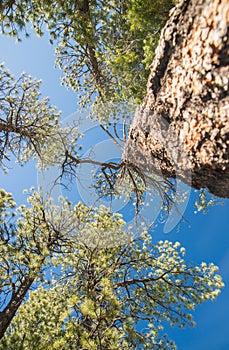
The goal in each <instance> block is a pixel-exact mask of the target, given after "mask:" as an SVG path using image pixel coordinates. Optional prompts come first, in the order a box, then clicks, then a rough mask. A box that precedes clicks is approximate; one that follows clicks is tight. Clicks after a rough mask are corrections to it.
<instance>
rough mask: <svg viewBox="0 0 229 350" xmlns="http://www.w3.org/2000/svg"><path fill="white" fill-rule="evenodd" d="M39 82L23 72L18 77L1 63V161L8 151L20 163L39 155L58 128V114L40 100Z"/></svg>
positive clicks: (54, 109) (6, 156)
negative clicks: (15, 77)
mask: <svg viewBox="0 0 229 350" xmlns="http://www.w3.org/2000/svg"><path fill="white" fill-rule="evenodd" d="M40 84H41V82H40V81H36V80H35V79H33V78H32V77H31V76H27V75H25V74H22V75H21V76H20V77H19V78H18V79H17V80H15V79H14V77H13V76H12V75H11V74H10V73H9V71H8V70H7V69H6V68H5V67H4V65H3V64H0V100H1V104H0V136H1V141H0V161H4V160H5V159H8V156H9V153H12V154H13V155H15V156H16V158H17V160H18V162H19V163H24V162H26V161H28V160H29V159H30V158H31V157H33V156H35V155H36V156H37V157H39V155H40V154H41V150H42V148H43V147H45V146H46V147H47V145H48V144H50V142H51V139H52V136H53V135H55V134H56V133H57V131H58V130H59V117H60V113H57V112H56V108H55V107H51V106H50V105H49V100H48V99H47V98H44V99H41V94H40V92H39V87H40Z"/></svg>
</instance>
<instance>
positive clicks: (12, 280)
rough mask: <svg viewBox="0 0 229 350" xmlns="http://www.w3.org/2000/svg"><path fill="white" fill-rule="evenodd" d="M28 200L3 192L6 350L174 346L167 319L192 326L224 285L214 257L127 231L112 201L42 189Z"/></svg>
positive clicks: (1, 262) (0, 255)
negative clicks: (189, 259)
mask: <svg viewBox="0 0 229 350" xmlns="http://www.w3.org/2000/svg"><path fill="white" fill-rule="evenodd" d="M28 202H29V203H30V206H29V207H26V206H24V205H23V206H20V207H19V208H18V209H17V210H16V211H15V203H14V202H13V199H12V196H11V195H10V194H8V193H6V192H4V191H1V251H0V267H1V295H2V299H1V304H2V305H1V308H2V311H1V314H0V315H1V321H0V325H1V328H2V329H3V330H2V331H1V336H3V334H4V330H5V329H6V326H8V325H9V324H10V326H9V328H8V329H7V331H6V333H5V335H4V336H3V338H2V340H1V342H0V348H1V349H6V348H8V349H10V348H12V347H13V346H14V344H18V346H20V348H21V349H30V348H32V347H34V346H36V348H37V349H43V348H44V347H45V348H47V349H74V348H75V347H76V346H77V348H78V349H117V348H119V349H138V348H142V346H143V348H145V349H157V348H159V349H170V348H171V349H175V344H174V343H173V342H172V341H170V340H169V339H167V336H166V334H164V332H163V326H164V325H165V324H166V323H170V324H171V325H172V326H174V325H178V326H179V327H184V326H186V325H192V324H193V321H192V313H191V312H190V311H192V310H193V309H194V308H195V306H196V305H198V304H201V303H202V302H203V301H205V300H208V299H212V300H214V299H215V297H216V296H217V295H218V293H219V292H220V288H221V287H222V286H223V283H222V280H221V277H220V276H219V275H218V274H217V267H216V266H215V265H214V264H209V265H207V264H205V263H202V264H201V265H199V266H192V265H190V264H187V263H186V262H185V260H184V259H185V258H184V257H185V248H183V247H180V244H179V243H178V242H177V243H175V244H174V243H171V242H169V241H167V240H166V241H160V242H158V243H157V244H156V245H154V244H153V243H152V237H151V235H150V234H149V233H147V232H146V231H142V233H141V235H140V236H138V237H135V235H134V234H133V233H131V232H124V231H123V226H124V222H123V220H122V219H121V217H120V215H117V214H113V215H112V214H110V213H109V211H108V209H107V208H105V207H100V208H98V209H96V208H87V207H85V206H84V205H83V204H81V203H79V204H77V205H76V206H75V207H74V208H73V207H72V206H71V204H70V203H69V202H68V201H67V200H65V199H62V200H61V203H60V205H59V206H57V205H54V204H52V203H51V201H50V199H48V200H46V201H43V200H42V198H41V196H40V195H39V194H37V193H36V192H33V193H32V194H31V195H30V196H29V197H28ZM32 284H33V286H34V287H35V290H31V291H30V293H29V295H28V297H27V298H26V300H25V301H24V302H23V304H22V305H21V306H20V304H21V303H22V300H23V298H24V296H25V294H26V292H28V290H29V289H30V287H31V285H32ZM16 311H17V314H16V316H15V317H14V319H13V321H12V322H11V323H10V321H11V320H12V318H13V316H14V314H15V313H16ZM142 324H144V328H143V327H142Z"/></svg>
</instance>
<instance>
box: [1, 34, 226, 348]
mask: <svg viewBox="0 0 229 350" xmlns="http://www.w3.org/2000/svg"><path fill="white" fill-rule="evenodd" d="M0 48H1V51H0V61H4V62H5V64H6V66H7V67H8V68H9V70H10V71H11V72H12V73H13V74H14V75H16V76H17V75H19V74H20V73H21V72H22V71H25V72H26V73H29V74H31V75H32V76H34V77H36V78H38V79H42V80H43V84H42V88H41V90H42V93H43V95H44V96H49V97H50V101H51V103H52V104H53V105H57V106H58V109H60V110H62V113H63V117H64V118H65V117H67V116H69V115H70V114H71V113H74V112H75V111H76V109H77V103H76V97H75V94H74V93H73V92H71V91H67V90H66V89H65V88H64V87H61V86H60V75H61V74H60V71H59V70H58V69H53V66H54V52H53V47H52V46H51V45H49V43H48V39H47V38H45V37H44V38H42V39H40V38H36V37H35V36H32V37H31V38H29V39H24V40H23V41H22V43H15V41H14V40H13V39H9V38H6V37H0ZM11 167H12V169H11V170H10V171H9V174H8V175H3V174H1V187H3V188H5V189H6V190H8V191H10V192H12V193H13V194H14V196H15V198H16V200H17V202H18V203H19V202H22V201H23V200H24V199H23V196H22V190H23V189H24V188H29V187H30V186H31V185H34V184H35V185H36V184H37V171H36V168H35V166H34V163H33V162H32V163H30V164H29V165H27V166H25V167H23V168H21V167H18V166H17V165H14V164H12V165H11ZM194 197H195V196H194V195H193V191H192V195H191V198H190V200H189V203H188V207H187V209H186V212H185V214H184V216H185V218H186V219H187V221H188V222H182V223H181V224H180V225H178V226H177V227H176V228H175V229H173V230H172V231H171V232H170V233H168V234H164V233H163V224H158V225H157V227H155V230H154V232H153V233H152V234H153V239H154V241H155V242H156V241H157V240H159V239H169V240H172V241H180V242H181V243H182V245H184V246H185V247H186V250H187V259H188V260H189V261H191V262H192V263H200V262H202V261H206V262H214V263H215V264H216V265H218V266H219V267H220V273H221V275H222V277H223V280H224V283H225V288H224V289H223V291H222V293H221V295H220V296H219V297H218V299H217V301H216V302H207V303H204V304H203V305H201V306H199V307H198V308H197V310H196V311H195V313H194V319H195V321H196V323H197V326H196V327H195V328H192V329H185V330H177V329H175V328H174V329H169V330H168V334H169V336H170V337H171V338H172V339H174V340H175V341H176V343H177V345H178V349H179V350H226V349H229V336H228V333H229V244H228V235H229V221H228V216H229V200H225V204H224V206H221V205H216V206H214V207H213V208H210V209H209V212H208V214H206V215H203V214H201V213H198V214H194Z"/></svg>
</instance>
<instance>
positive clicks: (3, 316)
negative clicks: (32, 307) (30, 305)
mask: <svg viewBox="0 0 229 350" xmlns="http://www.w3.org/2000/svg"><path fill="white" fill-rule="evenodd" d="M33 282H34V277H27V278H26V279H25V281H24V282H22V284H21V285H20V287H19V288H18V289H17V291H16V292H15V293H13V294H12V297H11V300H10V301H9V303H8V305H7V306H6V307H5V309H4V310H3V311H2V312H0V339H1V338H2V337H3V336H4V334H5V331H6V329H7V328H8V327H9V325H10V323H11V321H12V319H13V318H14V316H15V314H16V312H17V310H18V308H19V306H20V305H21V303H22V301H23V300H24V298H25V295H26V293H27V292H28V290H29V289H30V287H31V285H32V283H33Z"/></svg>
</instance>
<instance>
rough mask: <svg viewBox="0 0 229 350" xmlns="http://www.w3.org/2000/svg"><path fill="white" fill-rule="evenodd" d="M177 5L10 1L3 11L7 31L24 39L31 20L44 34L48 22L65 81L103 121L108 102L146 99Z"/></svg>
mask: <svg viewBox="0 0 229 350" xmlns="http://www.w3.org/2000/svg"><path fill="white" fill-rule="evenodd" d="M174 3H175V1H174V0H157V1H142V0H138V1H135V0H126V1H119V0H110V1H107V0H106V1H103V0H97V1H90V2H89V1H87V0H84V1H77V2H76V1H67V2H63V1H55V2H50V1H47V0H43V1H41V0H39V1H38V0H36V1H28V0H27V1H22V2H21V1H20V2H18V1H13V2H10V3H8V2H6V3H5V5H4V3H3V5H2V10H1V13H2V14H1V20H2V32H3V33H7V34H9V35H11V36H16V37H19V36H20V35H21V31H23V30H25V31H26V30H27V29H26V27H27V23H28V22H29V21H31V22H32V25H33V28H34V29H35V30H36V32H37V34H38V35H42V32H43V31H44V29H45V25H46V26H47V29H48V31H49V33H50V38H51V39H50V41H51V43H54V44H55V45H56V62H57V65H58V66H59V67H60V68H61V69H62V70H63V72H64V76H63V84H64V85H65V86H66V87H70V88H72V89H73V90H75V91H80V94H79V100H80V104H81V105H82V106H86V105H87V106H88V104H91V105H92V106H95V107H96V108H95V109H93V110H94V114H95V113H96V115H94V117H96V118H97V119H99V120H103V118H102V116H101V115H100V114H99V109H100V108H101V106H102V105H104V103H107V102H109V103H111V104H114V105H116V104H117V103H125V104H127V103H128V104H131V105H132V104H135V105H136V104H139V102H140V101H141V100H142V98H143V96H144V94H145V92H146V82H147V79H148V75H149V66H150V64H151V62H152V60H153V56H154V51H155V48H156V45H157V42H158V39H159V35H160V30H161V28H162V27H163V25H164V23H165V21H166V20H167V19H168V16H169V10H170V9H171V7H172V6H173V5H174ZM26 33H27V32H26ZM111 113H112V112H111ZM113 117H114V116H113ZM105 121H106V122H108V117H107V118H106V119H105Z"/></svg>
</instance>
